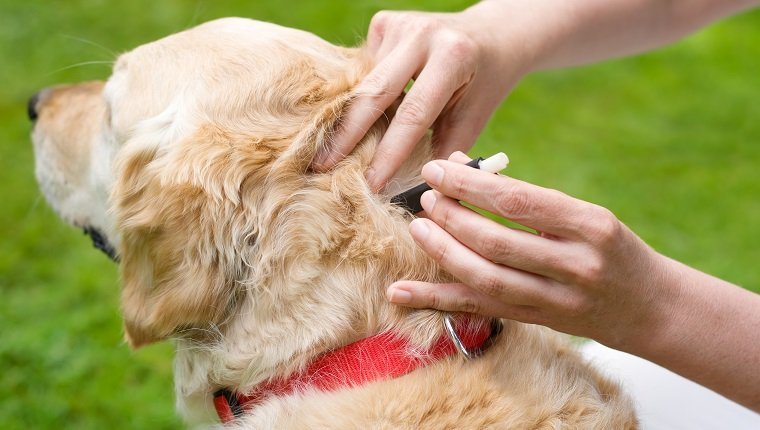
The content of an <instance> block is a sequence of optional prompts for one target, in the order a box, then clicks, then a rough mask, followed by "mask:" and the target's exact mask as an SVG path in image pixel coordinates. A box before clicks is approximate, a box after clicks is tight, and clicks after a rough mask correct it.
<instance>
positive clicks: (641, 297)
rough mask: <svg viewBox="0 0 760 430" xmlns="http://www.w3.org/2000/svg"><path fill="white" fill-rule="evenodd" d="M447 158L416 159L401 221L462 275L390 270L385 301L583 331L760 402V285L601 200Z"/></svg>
mask: <svg viewBox="0 0 760 430" xmlns="http://www.w3.org/2000/svg"><path fill="white" fill-rule="evenodd" d="M452 160H456V161H457V162H453V161H433V162H430V163H428V164H427V165H426V166H425V167H424V168H423V170H422V176H423V178H424V179H425V181H426V182H427V183H428V184H430V185H431V186H432V187H433V191H428V192H426V193H425V194H424V195H423V197H422V206H423V208H424V210H425V213H426V215H427V217H428V218H427V219H425V218H418V219H415V220H414V221H412V223H411V225H410V232H411V234H412V237H413V238H414V239H415V241H416V242H417V243H418V244H419V245H420V246H421V247H422V248H423V249H424V250H425V251H426V252H427V253H428V254H430V255H431V256H432V257H433V258H434V259H435V260H436V261H437V262H438V263H440V264H441V265H442V266H443V267H444V268H446V270H448V271H449V272H451V273H452V274H453V275H454V276H455V277H456V278H457V279H458V280H459V281H461V282H460V283H455V284H430V283H424V282H416V281H398V282H396V283H394V284H392V285H391V286H390V287H389V288H388V290H387V296H388V299H389V300H390V301H391V302H393V303H396V304H399V305H404V306H410V307H416V308H436V309H440V310H446V311H461V312H473V313H479V314H483V315H488V316H494V317H501V318H509V319H514V320H518V321H522V322H526V323H531V324H541V325H545V326H548V327H551V328H553V329H555V330H559V331H562V332H565V333H571V334H574V335H578V336H584V337H588V338H592V339H595V340H597V341H599V342H600V343H603V344H605V345H607V346H609V347H611V348H615V349H618V350H621V351H625V352H629V353H632V354H634V355H637V356H639V357H642V358H646V359H648V360H650V361H652V362H655V363H657V364H660V365H661V366H663V367H666V368H668V369H670V370H673V371H675V372H676V373H679V374H681V375H682V376H685V377H687V378H689V379H691V380H693V381H695V382H698V383H700V384H702V385H704V386H706V387H709V388H711V389H713V390H715V391H717V392H719V393H721V394H723V395H725V396H726V397H728V398H731V399H733V400H735V401H737V402H739V403H741V404H743V405H745V406H747V407H749V408H751V409H754V410H755V411H760V390H758V388H757V387H760V372H758V369H760V330H758V327H760V295H757V294H754V293H751V292H749V291H747V290H744V289H742V288H740V287H738V286H736V285H733V284H730V283H728V282H725V281H722V280H720V279H718V278H715V277H713V276H710V275H708V274H705V273H702V272H700V271H698V270H695V269H693V268H690V267H688V266H686V265H684V264H681V263H679V262H677V261H674V260H672V259H670V258H667V257H665V256H663V255H661V254H659V253H657V252H656V251H654V250H653V249H652V248H650V247H649V246H647V245H646V244H645V243H644V242H643V241H642V240H641V239H640V238H639V237H638V236H636V235H635V234H634V233H633V232H632V231H631V230H630V229H628V228H627V227H626V226H625V225H624V224H623V223H621V222H620V221H619V220H618V219H617V218H616V217H615V216H614V215H613V214H612V213H611V212H610V211H609V210H607V209H604V208H602V207H600V206H597V205H594V204H591V203H587V202H584V201H581V200H578V199H574V198H572V197H569V196H567V195H565V194H563V193H561V192H559V191H556V190H551V189H546V188H542V187H539V186H536V185H532V184H529V183H526V182H522V181H519V180H516V179H513V178H509V177H506V176H499V175H492V174H489V173H485V172H482V171H479V170H477V169H471V168H469V167H466V166H463V165H462V164H460V163H463V162H466V161H467V160H469V158H467V156H465V155H464V154H462V153H455V154H453V155H452ZM459 201H465V202H468V203H470V204H472V205H474V206H477V207H480V208H482V209H486V210H488V211H489V212H492V213H494V214H496V215H499V216H501V217H504V218H507V219H510V220H512V221H514V222H517V223H520V224H522V225H524V226H526V227H529V228H530V229H533V230H535V231H536V232H538V233H537V234H534V233H532V232H528V231H523V230H518V229H511V228H507V227H504V226H503V225H501V224H499V223H497V222H495V221H492V220H490V219H488V218H485V217H483V216H481V215H479V214H478V213H476V212H474V211H472V210H470V209H468V208H466V207H464V206H462V205H461V204H459Z"/></svg>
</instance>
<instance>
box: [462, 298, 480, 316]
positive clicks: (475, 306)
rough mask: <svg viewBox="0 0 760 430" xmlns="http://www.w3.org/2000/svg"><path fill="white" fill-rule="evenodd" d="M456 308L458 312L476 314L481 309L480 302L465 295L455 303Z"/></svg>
mask: <svg viewBox="0 0 760 430" xmlns="http://www.w3.org/2000/svg"><path fill="white" fill-rule="evenodd" d="M456 310H458V311H459V312H466V313H470V314H477V313H480V311H481V306H480V303H479V302H477V301H475V299H474V298H472V297H469V296H465V297H462V298H460V299H459V300H458V301H457V304H456Z"/></svg>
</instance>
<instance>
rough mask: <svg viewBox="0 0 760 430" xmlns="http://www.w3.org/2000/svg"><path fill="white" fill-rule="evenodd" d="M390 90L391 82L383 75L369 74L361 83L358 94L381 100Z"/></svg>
mask: <svg viewBox="0 0 760 430" xmlns="http://www.w3.org/2000/svg"><path fill="white" fill-rule="evenodd" d="M390 90H391V82H390V81H389V80H388V78H387V77H386V76H385V74H383V73H371V74H369V75H368V76H367V77H366V78H364V82H362V86H361V90H360V92H361V93H362V94H363V95H368V96H370V97H373V98H376V99H377V98H381V97H383V96H384V95H386V94H388V93H389V92H390Z"/></svg>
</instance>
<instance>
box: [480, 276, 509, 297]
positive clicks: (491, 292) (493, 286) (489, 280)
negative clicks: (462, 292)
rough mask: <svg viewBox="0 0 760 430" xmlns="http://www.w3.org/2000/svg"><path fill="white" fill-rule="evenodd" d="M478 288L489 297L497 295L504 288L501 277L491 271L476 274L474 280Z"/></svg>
mask: <svg viewBox="0 0 760 430" xmlns="http://www.w3.org/2000/svg"><path fill="white" fill-rule="evenodd" d="M474 284H475V286H477V288H478V290H480V292H482V293H483V294H485V295H487V296H489V297H498V296H500V295H501V293H502V290H503V289H504V284H503V282H502V279H501V278H500V277H499V276H497V275H494V274H491V273H483V274H480V275H478V276H477V278H476V279H475V282H474Z"/></svg>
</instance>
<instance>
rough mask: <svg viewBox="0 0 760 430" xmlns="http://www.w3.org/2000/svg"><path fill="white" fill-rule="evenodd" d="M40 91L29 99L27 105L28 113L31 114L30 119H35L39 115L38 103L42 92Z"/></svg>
mask: <svg viewBox="0 0 760 430" xmlns="http://www.w3.org/2000/svg"><path fill="white" fill-rule="evenodd" d="M41 92H42V91H38V92H37V93H36V94H35V95H33V96H32V98H30V99H29V103H28V104H27V105H26V114H27V115H29V119H30V120H32V121H34V120H36V119H37V117H38V116H39V115H38V114H37V103H38V102H39V101H40V93H41Z"/></svg>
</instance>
